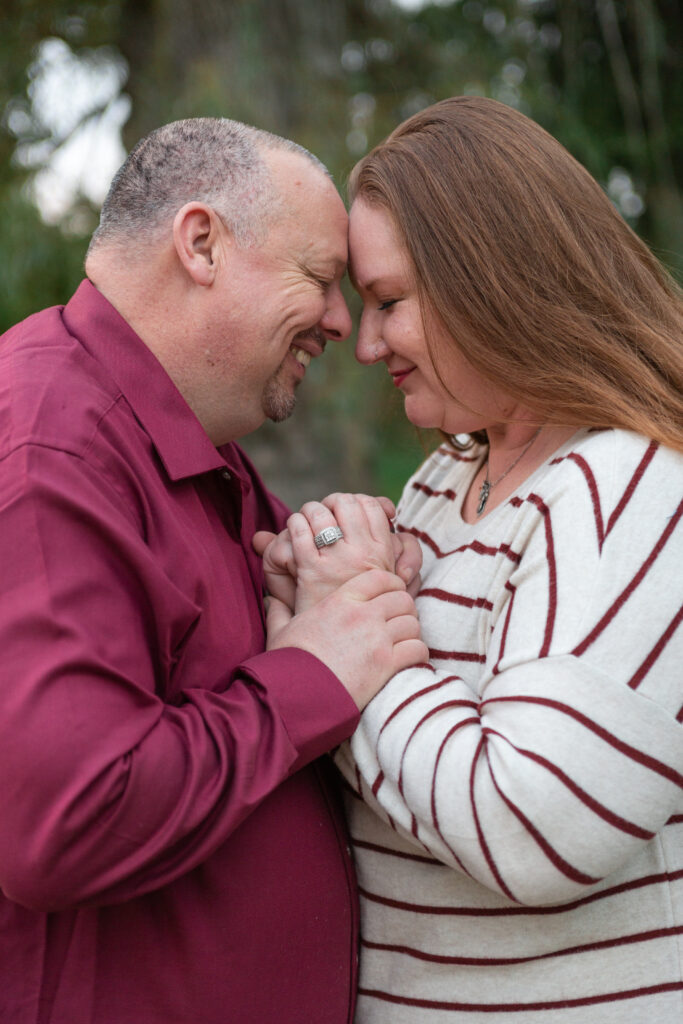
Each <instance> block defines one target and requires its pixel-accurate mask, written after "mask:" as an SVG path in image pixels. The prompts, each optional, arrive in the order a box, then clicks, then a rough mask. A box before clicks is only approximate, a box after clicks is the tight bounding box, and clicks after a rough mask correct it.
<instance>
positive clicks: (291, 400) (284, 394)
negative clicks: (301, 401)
mask: <svg viewBox="0 0 683 1024" xmlns="http://www.w3.org/2000/svg"><path fill="white" fill-rule="evenodd" d="M295 407H296V395H295V394H294V392H292V391H286V390H285V389H284V388H283V387H280V386H275V384H274V382H273V384H272V385H269V386H267V387H266V389H265V391H264V392H263V412H264V413H265V415H266V417H267V418H268V419H269V420H272V422H273V423H282V422H283V421H284V420H288V419H289V417H290V416H291V415H292V413H293V412H294V409H295Z"/></svg>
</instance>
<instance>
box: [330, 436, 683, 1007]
mask: <svg viewBox="0 0 683 1024" xmlns="http://www.w3.org/2000/svg"><path fill="white" fill-rule="evenodd" d="M482 457H483V453H482V452H481V451H475V452H474V453H473V454H472V453H468V454H466V455H464V456H463V455H458V454H455V453H453V452H450V451H449V449H447V448H441V449H439V451H438V452H436V453H435V454H434V455H433V456H432V457H431V458H430V459H428V461H427V462H426V463H425V465H424V466H423V467H422V468H421V469H420V471H419V472H418V473H417V474H416V476H415V477H413V479H412V480H411V481H409V483H408V485H407V487H406V490H405V492H404V497H403V500H402V503H401V506H400V509H399V520H400V524H401V527H402V528H404V529H408V530H410V531H411V532H413V533H414V534H415V535H416V536H417V537H418V538H419V539H420V541H421V542H422V546H423V550H424V556H425V559H424V568H423V585H422V590H421V593H420V596H419V598H418V607H419V611H420V620H421V624H422V630H423V636H424V639H425V641H426V643H427V645H428V646H429V648H430V652H431V660H430V664H429V665H425V666H424V667H422V666H420V667H416V668H414V669H409V670H407V671H405V672H401V673H400V674H399V675H397V676H395V677H394V679H392V680H391V681H390V682H389V684H388V685H387V686H386V687H385V688H384V690H382V691H381V693H380V694H379V695H378V696H377V697H376V698H375V699H374V700H373V701H372V702H371V704H370V705H369V706H368V708H367V709H366V710H365V712H364V713H363V716H362V721H361V724H360V726H359V728H358V730H357V731H356V733H355V734H354V736H353V738H352V740H351V741H350V743H346V744H344V745H343V746H342V747H341V748H340V750H339V752H338V754H337V763H338V765H339V767H340V768H341V770H342V772H343V773H344V775H345V778H346V780H347V782H348V783H349V787H348V789H349V792H348V796H347V804H348V812H349V818H350V827H351V832H352V837H353V843H354V847H355V856H356V861H357V868H358V876H359V884H360V888H361V911H362V959H361V981H360V996H359V1003H358V1011H357V1016H356V1021H357V1022H359V1024H380V1022H381V1024H421V1022H425V1024H439V1022H441V1021H443V1022H449V1024H450V1022H458V1021H462V1022H467V1024H476V1022H482V1024H483V1022H486V1024H502V1022H510V1021H514V1022H518V1024H527V1022H529V1024H541V1022H542V1024H551V1022H552V1024H607V1022H609V1024H674V1022H676V1024H681V1021H683V789H682V787H683V729H682V728H681V723H682V722H683V628H681V619H682V617H683V523H681V516H682V514H683V457H681V456H680V455H677V454H674V453H672V452H671V451H668V450H666V449H663V448H658V447H657V446H656V445H654V444H650V443H649V442H648V441H646V440H644V439H643V438H640V437H638V436H636V435H634V434H630V433H628V432H625V431H613V430H607V431H601V432H597V431H582V432H580V433H578V434H577V435H575V436H574V437H573V438H572V439H571V441H569V442H568V443H567V444H566V445H564V446H563V447H562V448H561V449H559V450H558V451H557V452H556V453H555V455H554V456H553V458H552V459H550V460H549V461H548V462H547V463H546V464H545V465H544V466H542V467H540V469H539V470H537V471H536V472H535V473H534V474H533V475H532V476H531V477H530V478H529V479H528V480H527V481H526V482H525V484H524V485H523V486H522V487H521V488H520V489H519V490H518V491H517V492H516V494H515V495H513V496H512V497H511V498H510V499H509V500H508V501H507V502H505V503H504V504H503V505H501V506H499V507H498V508H496V509H494V510H492V512H491V513H489V515H487V516H485V517H484V518H483V519H482V520H481V521H479V522H478V523H476V524H474V525H468V524H466V523H464V522H463V520H462V519H461V517H460V511H459V509H460V504H461V501H462V499H463V497H464V495H465V493H466V491H467V487H468V484H469V482H470V480H471V479H472V477H473V475H474V474H475V472H476V470H477V468H478V466H479V465H480V464H481V459H482ZM358 794H361V796H362V799H361V798H360V797H359V795H358Z"/></svg>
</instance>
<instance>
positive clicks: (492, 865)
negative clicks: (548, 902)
mask: <svg viewBox="0 0 683 1024" xmlns="http://www.w3.org/2000/svg"><path fill="white" fill-rule="evenodd" d="M483 750H484V737H483V736H482V738H481V739H480V740H479V744H478V746H477V750H476V753H475V755H474V757H473V758H472V767H471V769H470V807H471V809H472V817H473V818H474V824H475V826H476V829H477V838H478V839H479V846H480V848H481V852H482V853H483V854H484V858H485V860H486V863H487V864H488V866H489V869H490V871H491V874H492V875H493V877H494V878H495V880H496V882H497V883H498V886H499V888H500V890H501V892H503V893H504V894H505V895H506V896H507V898H508V899H509V900H512V901H513V902H514V903H519V900H518V899H516V898H515V897H514V896H513V895H512V892H511V890H510V889H509V888H508V886H507V885H506V884H505V882H504V881H503V876H502V875H501V873H500V871H499V870H498V867H497V865H496V862H495V859H494V857H493V854H492V853H491V851H490V849H489V846H488V843H487V842H486V837H485V836H484V830H483V828H482V827H481V822H480V821H479V815H478V813H477V802H476V800H475V798H474V777H475V773H476V770H477V761H478V760H479V757H480V756H481V753H482V751H483ZM489 771H490V766H489Z"/></svg>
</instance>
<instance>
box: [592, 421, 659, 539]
mask: <svg viewBox="0 0 683 1024" xmlns="http://www.w3.org/2000/svg"><path fill="white" fill-rule="evenodd" d="M658 448H659V444H658V443H657V441H651V442H650V444H649V446H648V449H647V451H646V452H645V454H644V455H643V457H642V459H641V460H640V462H639V464H638V467H637V469H636V471H635V473H634V474H633V476H632V477H631V479H630V481H629V483H628V486H627V487H626V490H625V491H624V493H623V495H622V497H621V500H620V502H619V504H618V505H617V507H616V508H615V509H614V512H613V513H612V515H611V516H610V518H609V522H608V523H607V529H606V530H605V536H607V535H608V534H609V533H611V532H612V529H613V528H614V524H615V523H616V521H617V519H618V518H619V516H620V515H621V513H622V512H623V511H624V509H625V508H626V506H627V505H628V503H629V501H630V500H631V497H632V496H633V492H634V491H635V489H636V487H637V486H638V484H639V483H640V481H641V479H642V477H643V474H644V472H645V470H646V469H647V467H648V466H649V465H650V463H651V462H652V459H653V458H654V455H655V452H656V451H657V449H658Z"/></svg>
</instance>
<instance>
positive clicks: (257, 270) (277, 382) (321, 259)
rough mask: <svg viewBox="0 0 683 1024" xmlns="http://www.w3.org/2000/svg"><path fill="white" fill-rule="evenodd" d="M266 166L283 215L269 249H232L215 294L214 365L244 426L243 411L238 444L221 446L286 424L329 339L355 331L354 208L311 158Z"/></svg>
mask: <svg viewBox="0 0 683 1024" xmlns="http://www.w3.org/2000/svg"><path fill="white" fill-rule="evenodd" d="M266 159H267V160H268V162H269V164H270V167H271V170H272V173H273V178H274V182H275V186H276V188H277V189H278V190H279V192H280V195H281V201H282V203H281V206H282V212H281V213H280V215H279V216H278V218H277V219H276V220H275V221H274V222H273V223H272V225H271V227H270V230H269V233H268V235H267V237H266V239H265V241H264V242H263V243H262V244H260V245H255V246H252V247H250V248H238V247H236V246H235V244H234V242H232V241H231V243H230V245H231V251H230V255H229V259H228V260H227V261H226V266H225V268H224V269H225V273H224V274H223V278H222V280H221V281H220V284H219V288H220V290H219V291H217V292H216V293H215V295H216V302H217V308H216V310H215V313H216V316H215V317H214V327H215V331H214V332H212V333H214V336H215V339H216V340H215V341H214V343H213V344H212V346H211V354H212V356H213V359H212V362H211V365H212V367H214V370H215V371H217V372H218V377H217V379H216V381H215V383H216V384H218V385H220V378H221V377H223V376H224V375H225V380H224V383H225V385H226V387H225V389H224V390H223V392H222V396H221V398H222V400H225V399H228V400H230V398H232V401H233V403H234V402H237V403H238V407H239V414H240V415H239V420H240V421H239V423H238V424H237V428H236V427H235V424H234V415H233V414H234V404H233V409H232V411H231V418H232V420H233V423H232V424H231V428H230V433H231V436H230V437H229V438H228V437H226V438H220V439H216V437H214V438H213V440H214V442H215V443H217V444H221V443H223V442H224V440H232V439H233V438H235V437H239V436H242V435H243V434H246V433H248V432H249V431H251V430H254V429H255V428H256V427H258V426H259V425H260V423H262V422H263V420H264V419H265V418H269V419H272V420H275V421H276V422H277V421H280V420H283V419H286V417H287V416H289V415H290V414H291V412H292V410H293V409H294V405H295V401H296V399H295V391H296V388H297V387H298V385H299V384H300V382H301V381H302V380H303V378H304V377H305V375H306V368H307V366H308V365H309V363H310V361H311V359H314V358H316V357H317V356H319V355H321V354H322V351H323V349H324V347H325V344H326V342H327V340H328V339H330V338H331V339H332V340H334V341H343V340H344V339H345V338H347V337H348V336H349V334H350V331H351V319H350V316H349V312H348V309H347V307H346V303H345V301H344V298H343V296H342V292H341V288H340V282H341V279H342V277H343V275H344V272H345V269H346V260H347V223H348V220H347V215H346V210H345V209H344V205H343V203H342V201H341V199H340V198H339V195H338V194H337V191H336V189H335V188H334V185H333V184H332V182H331V181H330V180H329V179H328V178H327V177H326V176H325V175H324V174H323V173H322V172H321V171H319V170H318V169H317V168H316V167H315V165H313V164H312V163H310V161H308V160H307V159H306V158H304V157H302V156H300V155H298V154H293V153H287V152H281V151H272V152H270V151H269V152H268V153H267V154H266ZM221 339H222V340H221ZM228 375H229V378H230V379H229V382H228V380H227V377H228ZM236 384H237V385H238V390H237V391H236V390H235V385H236ZM226 412H227V410H226Z"/></svg>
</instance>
